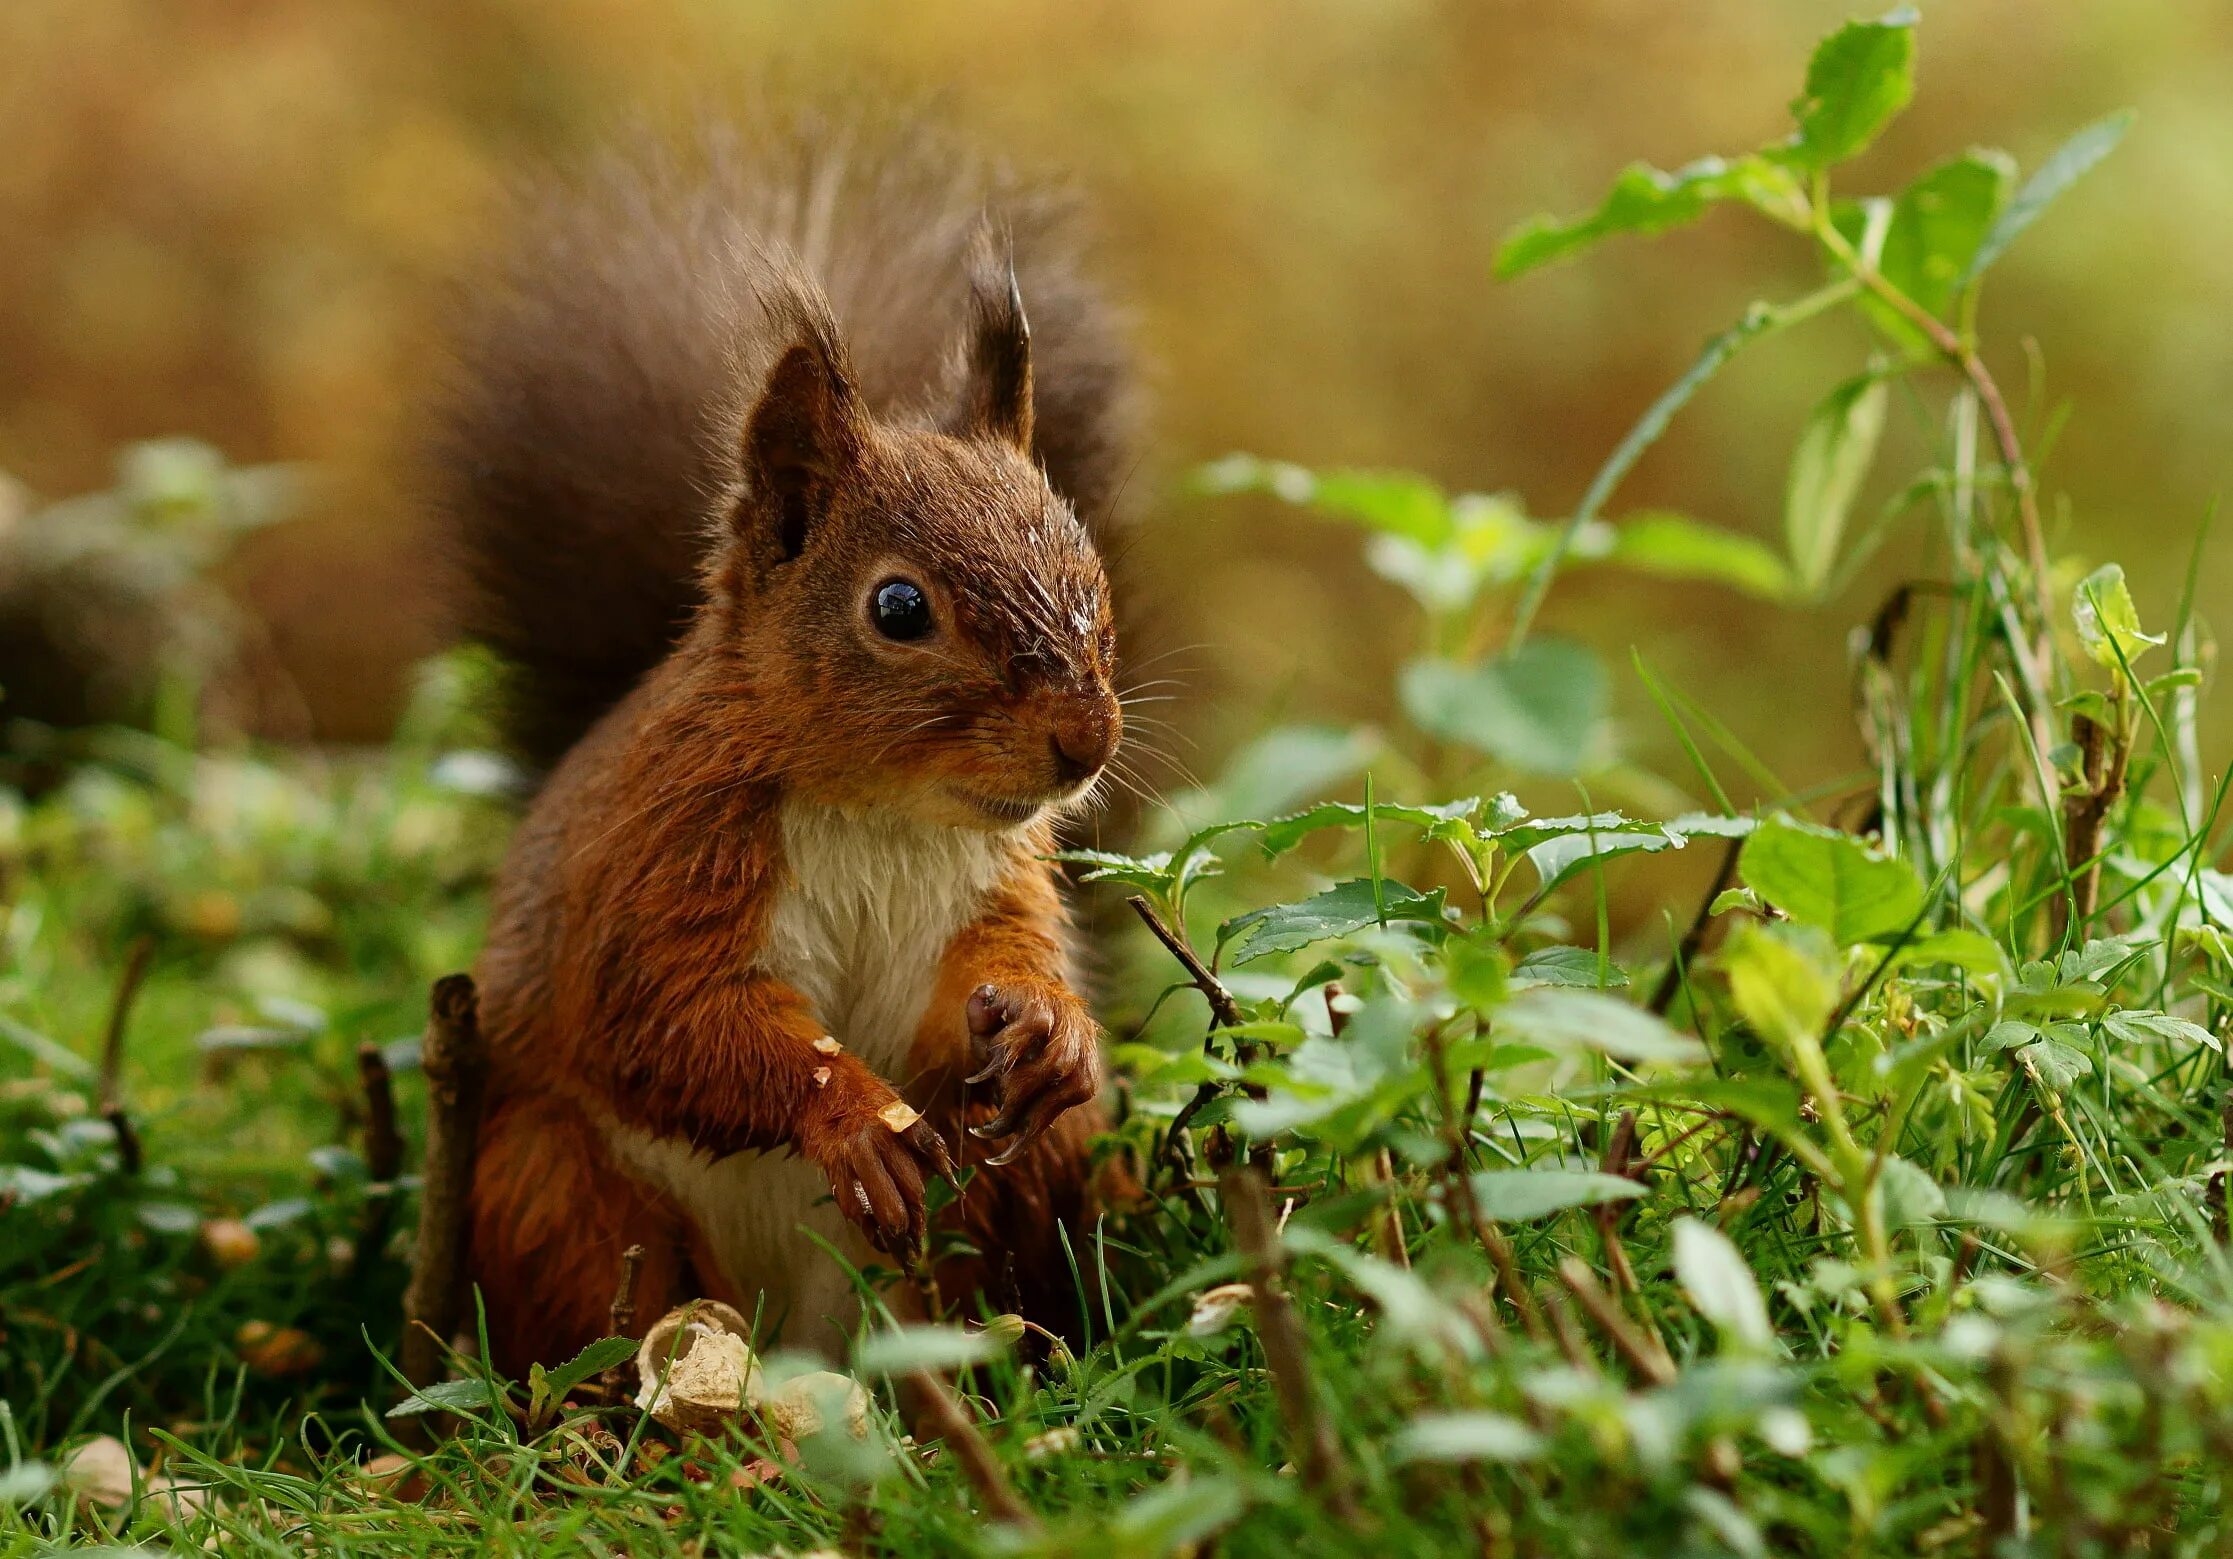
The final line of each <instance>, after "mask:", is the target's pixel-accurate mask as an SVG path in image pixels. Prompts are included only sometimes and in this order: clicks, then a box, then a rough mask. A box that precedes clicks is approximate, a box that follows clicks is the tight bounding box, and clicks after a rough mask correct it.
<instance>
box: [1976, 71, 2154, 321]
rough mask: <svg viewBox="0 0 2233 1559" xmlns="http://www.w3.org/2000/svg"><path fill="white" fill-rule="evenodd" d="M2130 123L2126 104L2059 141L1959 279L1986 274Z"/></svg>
mask: <svg viewBox="0 0 2233 1559" xmlns="http://www.w3.org/2000/svg"><path fill="white" fill-rule="evenodd" d="M2131 126H2132V110H2131V109H2129V108H2127V109H2123V110H2120V111H2119V112H2117V113H2114V114H2111V115H2109V117H2108V118H2106V119H2097V120H2095V121H2094V122H2093V123H2092V124H2090V125H2088V126H2086V127H2085V128H2084V129H2083V130H2080V131H2079V132H2078V133H2077V134H2076V135H2074V136H2072V137H2071V138H2070V139H2069V140H2067V141H2065V142H2063V143H2062V145H2061V146H2060V147H2058V148H2057V149H2056V151H2055V153H2054V155H2053V156H2051V157H2049V158H2048V159H2047V160H2046V161H2045V162H2043V163H2041V164H2040V165H2039V171H2038V172H2037V173H2034V174H2033V175H2032V176H2031V177H2030V178H2028V179H2026V180H2025V181H2024V187H2023V188H2022V189H2020V190H2018V191H2017V192H2016V198H2015V199H2014V200H2013V201H2011V202H2010V203H2009V206H2008V209H2007V210H2005V211H2003V212H2002V213H2001V214H2000V219H1999V220H1998V221H1996V222H1995V223H1993V228H1992V231H1991V232H1989V233H1987V234H1986V235H1985V239H1984V242H1982V243H1980V244H1979V245H1978V246H1977V252H1976V253H1975V254H1974V255H1972V256H1970V261H1969V271H1968V274H1967V275H1965V276H1964V277H1963V278H1962V280H1963V283H1964V285H1967V284H1968V283H1969V282H1972V281H1974V280H1976V279H1977V278H1978V277H1980V276H1982V275H1984V274H1985V272H1986V270H1987V269H1988V268H1989V267H1990V266H1991V265H1992V264H1993V262H1994V261H1996V260H1998V259H1999V258H2000V257H2001V256H2002V255H2003V254H2006V253H2007V252H2008V246H2009V245H2010V244H2013V243H2014V242H2015V241H2016V240H2017V239H2018V238H2021V237H2022V236H2023V234H2024V230H2025V229H2026V228H2028V227H2030V226H2031V225H2032V223H2034V222H2036V221H2038V220H2039V217H2040V213H2042V212H2043V211H2045V210H2046V209H2047V207H2048V206H2050V205H2052V204H2053V203H2054V202H2055V200H2056V199H2057V198H2059V197H2060V196H2061V194H2062V193H2063V191H2065V190H2067V189H2068V188H2070V186H2071V185H2073V184H2075V183H2077V182H2078V181H2079V180H2080V179H2082V178H2084V177H2085V176H2086V175H2087V174H2088V173H2090V172H2092V171H2093V168H2094V165H2095V164H2097V163H2099V162H2100V161H2101V159H2102V158H2104V157H2106V156H2108V155H2109V154H2110V153H2111V152H2113V151H2115V150H2116V148H2117V143H2118V142H2119V141H2121V140H2123V139H2124V133H2125V131H2126V130H2128V129H2130V128H2131Z"/></svg>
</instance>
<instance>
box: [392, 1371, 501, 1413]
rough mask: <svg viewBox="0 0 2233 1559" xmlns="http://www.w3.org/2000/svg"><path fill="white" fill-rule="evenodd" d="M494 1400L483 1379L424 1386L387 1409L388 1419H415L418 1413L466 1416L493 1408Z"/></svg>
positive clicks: (449, 1381)
mask: <svg viewBox="0 0 2233 1559" xmlns="http://www.w3.org/2000/svg"><path fill="white" fill-rule="evenodd" d="M495 1403H496V1397H495V1394H494V1393H493V1392H491V1391H490V1390H489V1384H488V1382H487V1381H485V1380H480V1379H477V1378H476V1379H470V1380H444V1381H438V1382H436V1383H435V1384H434V1385H431V1386H426V1387H423V1388H421V1389H420V1390H418V1391H415V1392H413V1393H412V1394H411V1395H410V1396H407V1397H405V1398H404V1399H403V1400H402V1401H401V1402H398V1403H397V1404H396V1405H395V1406H394V1407H391V1408H389V1409H388V1415H387V1416H388V1417H390V1418H415V1417H417V1416H418V1415H419V1414H421V1413H469V1412H472V1411H473V1410H474V1409H475V1408H486V1407H493V1406H494V1405H495Z"/></svg>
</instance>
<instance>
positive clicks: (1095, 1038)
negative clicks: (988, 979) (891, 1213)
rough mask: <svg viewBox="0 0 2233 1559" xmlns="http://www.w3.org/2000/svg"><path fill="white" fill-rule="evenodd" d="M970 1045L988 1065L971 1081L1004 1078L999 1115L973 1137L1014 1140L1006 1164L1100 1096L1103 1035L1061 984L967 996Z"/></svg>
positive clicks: (984, 989) (1002, 1157)
mask: <svg viewBox="0 0 2233 1559" xmlns="http://www.w3.org/2000/svg"><path fill="white" fill-rule="evenodd" d="M969 1034H970V1043H971V1045H972V1047H973V1048H974V1049H975V1051H976V1055H977V1059H978V1060H979V1061H980V1062H982V1063H983V1065H982V1068H981V1069H980V1070H979V1071H978V1073H977V1074H976V1075H975V1076H974V1077H972V1078H970V1079H969V1081H970V1082H971V1083H973V1084H974V1083H981V1082H985V1081H988V1080H990V1079H998V1080H999V1086H1000V1114H999V1115H998V1116H997V1117H995V1118H994V1119H992V1120H990V1121H987V1122H986V1123H985V1124H984V1125H982V1126H972V1127H970V1128H969V1131H970V1135H971V1136H975V1137H985V1138H992V1139H998V1138H1001V1137H1006V1136H1009V1135H1011V1134H1012V1135H1013V1136H1014V1137H1015V1139H1016V1140H1015V1141H1013V1142H1011V1143H1009V1144H1008V1146H1007V1148H1006V1149H1004V1150H1003V1151H1002V1152H1001V1153H1000V1154H999V1156H998V1157H996V1158H993V1159H991V1160H990V1161H989V1162H991V1163H994V1164H1005V1163H1007V1162H1008V1161H1009V1160H1010V1159H1012V1158H1014V1157H1015V1156H1016V1155H1017V1154H1018V1153H1021V1152H1022V1151H1023V1150H1024V1149H1025V1148H1026V1147H1028V1146H1029V1145H1030V1144H1031V1142H1032V1141H1033V1140H1034V1139H1035V1138H1037V1137H1038V1136H1039V1135H1040V1133H1042V1132H1044V1131H1045V1130H1046V1129H1047V1128H1048V1127H1049V1126H1052V1125H1053V1124H1054V1123H1055V1121H1056V1120H1058V1119H1059V1118H1060V1117H1061V1116H1062V1114H1063V1112H1064V1111H1066V1110H1071V1109H1074V1108H1076V1107H1077V1106H1078V1105H1081V1104H1085V1103H1087V1102H1089V1101H1090V1100H1092V1099H1093V1098H1094V1097H1095V1096H1096V1095H1097V1094H1099V1093H1100V1092H1101V1036H1100V1031H1099V1030H1098V1029H1097V1028H1096V1027H1095V1026H1094V1022H1093V1017H1092V1014H1090V1013H1088V1012H1087V1011H1086V1009H1085V1003H1084V1002H1082V1001H1080V1000H1078V998H1077V997H1076V996H1075V995H1074V994H1072V993H1071V991H1070V990H1069V989H1068V988H1067V987H1065V986H1062V985H1057V984H1055V983H1053V982H1052V981H1048V982H1046V983H1043V984H1013V985H980V986H978V987H977V989H976V990H975V991H973V992H971V993H970V997H969Z"/></svg>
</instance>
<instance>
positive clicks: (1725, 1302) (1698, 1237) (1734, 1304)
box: [1675, 1218, 1776, 1353]
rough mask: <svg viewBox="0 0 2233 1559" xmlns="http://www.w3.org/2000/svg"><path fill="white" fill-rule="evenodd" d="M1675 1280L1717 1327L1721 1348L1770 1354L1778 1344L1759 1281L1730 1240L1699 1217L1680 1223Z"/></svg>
mask: <svg viewBox="0 0 2233 1559" xmlns="http://www.w3.org/2000/svg"><path fill="white" fill-rule="evenodd" d="M1675 1280H1676V1281H1677V1282H1679V1283H1680V1284H1682V1288H1683V1292H1684V1293H1685V1294H1687V1295H1689V1296H1690V1303H1691V1305H1692V1307H1693V1308H1695V1309H1696V1310H1697V1312H1698V1313H1699V1314H1700V1315H1702V1316H1704V1317H1705V1318H1706V1319H1707V1320H1709V1321H1711V1322H1713V1324H1714V1329H1715V1330H1716V1331H1718V1332H1719V1333H1721V1341H1722V1346H1724V1347H1733V1348H1737V1349H1741V1350H1744V1351H1748V1352H1754V1353H1765V1352H1771V1351H1773V1350H1774V1348H1775V1345H1776V1334H1775V1328H1774V1327H1772V1326H1770V1325H1769V1324H1768V1306H1767V1302H1766V1301H1765V1300H1763V1299H1762V1298H1761V1297H1760V1282H1759V1279H1757V1278H1755V1277H1754V1276H1753V1275H1752V1268H1751V1267H1749V1266H1748V1265H1746V1264H1745V1258H1744V1254H1743V1253H1742V1252H1741V1251H1739V1250H1738V1249H1737V1247H1736V1245H1735V1243H1734V1242H1732V1241H1731V1240H1730V1238H1729V1236H1728V1235H1726V1234H1723V1233H1722V1232H1721V1231H1720V1230H1719V1229H1716V1228H1714V1227H1713V1226H1712V1225H1710V1224H1704V1223H1700V1222H1699V1221H1698V1220H1697V1219H1695V1218H1677V1219H1676V1220H1675Z"/></svg>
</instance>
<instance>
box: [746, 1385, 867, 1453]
mask: <svg viewBox="0 0 2233 1559" xmlns="http://www.w3.org/2000/svg"><path fill="white" fill-rule="evenodd" d="M833 1413H834V1414H836V1415H837V1417H838V1418H839V1419H840V1420H841V1421H842V1422H843V1424H844V1428H845V1432H846V1434H848V1435H850V1436H851V1437H852V1438H853V1439H855V1440H866V1439H867V1438H868V1392H867V1391H865V1390H864V1389H862V1386H861V1383H860V1382H859V1381H857V1380H855V1379H853V1377H852V1376H850V1375H840V1374H838V1373H837V1372H836V1371H834V1370H809V1371H808V1372H807V1373H806V1374H804V1375H794V1376H792V1377H791V1378H790V1379H789V1380H787V1381H785V1382H784V1383H783V1384H782V1385H780V1386H778V1387H776V1388H775V1390H773V1391H771V1392H769V1393H768V1395H767V1397H766V1398H765V1399H764V1400H763V1401H762V1402H761V1403H760V1420H761V1422H762V1423H764V1424H766V1425H767V1426H768V1428H769V1429H770V1430H771V1431H773V1432H774V1433H775V1434H776V1435H778V1436H779V1437H781V1438H782V1439H785V1440H791V1441H799V1440H804V1439H806V1438H807V1437H808V1436H809V1435H817V1434H820V1433H821V1432H822V1430H823V1429H824V1427H826V1426H827V1425H828V1423H829V1420H830V1416H831V1415H832V1414H833Z"/></svg>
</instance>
